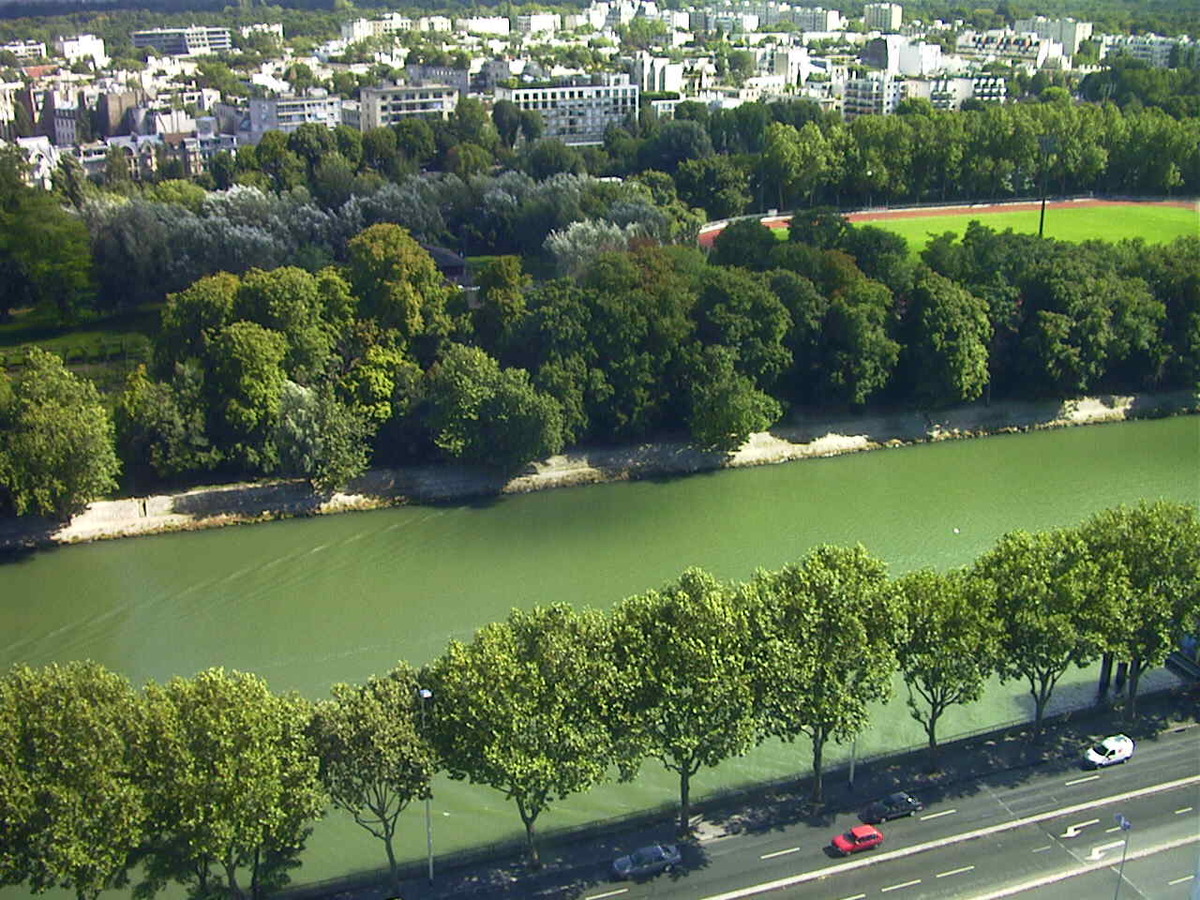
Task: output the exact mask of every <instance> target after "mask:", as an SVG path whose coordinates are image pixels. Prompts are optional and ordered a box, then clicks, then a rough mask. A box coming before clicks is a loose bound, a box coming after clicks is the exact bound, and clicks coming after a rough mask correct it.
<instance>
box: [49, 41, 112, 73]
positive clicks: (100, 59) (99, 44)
mask: <svg viewBox="0 0 1200 900" xmlns="http://www.w3.org/2000/svg"><path fill="white" fill-rule="evenodd" d="M54 49H55V51H56V52H57V53H58V55H59V56H61V57H62V58H63V59H65V60H66V61H67V62H69V63H73V62H78V61H79V60H81V59H90V60H91V61H92V62H93V63H95V65H96V68H97V69H103V68H104V67H105V66H107V65H108V62H109V57H108V54H107V53H105V52H104V40H103V39H102V38H98V37H96V35H94V34H77V35H76V36H75V37H64V38H59V39H58V40H57V41H55V42H54Z"/></svg>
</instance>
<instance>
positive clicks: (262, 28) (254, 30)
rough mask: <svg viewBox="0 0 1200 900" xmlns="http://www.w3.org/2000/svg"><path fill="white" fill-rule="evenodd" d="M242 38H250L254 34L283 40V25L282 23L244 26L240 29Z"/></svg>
mask: <svg viewBox="0 0 1200 900" xmlns="http://www.w3.org/2000/svg"><path fill="white" fill-rule="evenodd" d="M238 31H239V32H240V33H241V35H242V37H250V36H251V35H253V34H269V35H271V37H274V38H277V39H279V40H281V41H282V40H283V23H282V22H274V23H267V22H259V23H258V24H255V25H243V26H242V27H241V28H239V29H238Z"/></svg>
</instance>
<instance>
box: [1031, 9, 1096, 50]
mask: <svg viewBox="0 0 1200 900" xmlns="http://www.w3.org/2000/svg"><path fill="white" fill-rule="evenodd" d="M1013 31H1023V32H1029V33H1032V34H1036V35H1037V36H1038V37H1043V38H1049V39H1050V40H1052V41H1058V42H1059V43H1060V44H1062V45H1063V52H1064V53H1066V54H1067V55H1068V56H1074V55H1075V54H1076V53H1078V52H1079V45H1080V44H1082V43H1083V42H1084V41H1086V40H1088V39H1089V38H1091V36H1092V23H1091V22H1079V21H1076V20H1075V19H1048V18H1046V17H1045V16H1034V17H1033V18H1032V19H1017V21H1016V22H1014V23H1013Z"/></svg>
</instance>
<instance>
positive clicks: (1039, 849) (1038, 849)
mask: <svg viewBox="0 0 1200 900" xmlns="http://www.w3.org/2000/svg"><path fill="white" fill-rule="evenodd" d="M1053 848H1054V845H1053V844H1047V845H1046V846H1045V847H1035V848H1034V851H1033V852H1034V853H1045V852H1046V851H1047V850H1052V849H1053Z"/></svg>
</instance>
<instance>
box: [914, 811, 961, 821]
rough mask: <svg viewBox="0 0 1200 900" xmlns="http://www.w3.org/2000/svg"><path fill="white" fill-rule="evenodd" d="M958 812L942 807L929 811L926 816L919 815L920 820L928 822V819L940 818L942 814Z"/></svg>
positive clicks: (947, 814) (948, 814)
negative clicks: (939, 810)
mask: <svg viewBox="0 0 1200 900" xmlns="http://www.w3.org/2000/svg"><path fill="white" fill-rule="evenodd" d="M956 812H958V810H957V809H943V810H942V811H941V812H935V813H930V814H929V815H927V816H920V819H921V821H922V822H928V821H929V820H930V819H940V818H941V817H942V816H950V815H953V814H954V813H956Z"/></svg>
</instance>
